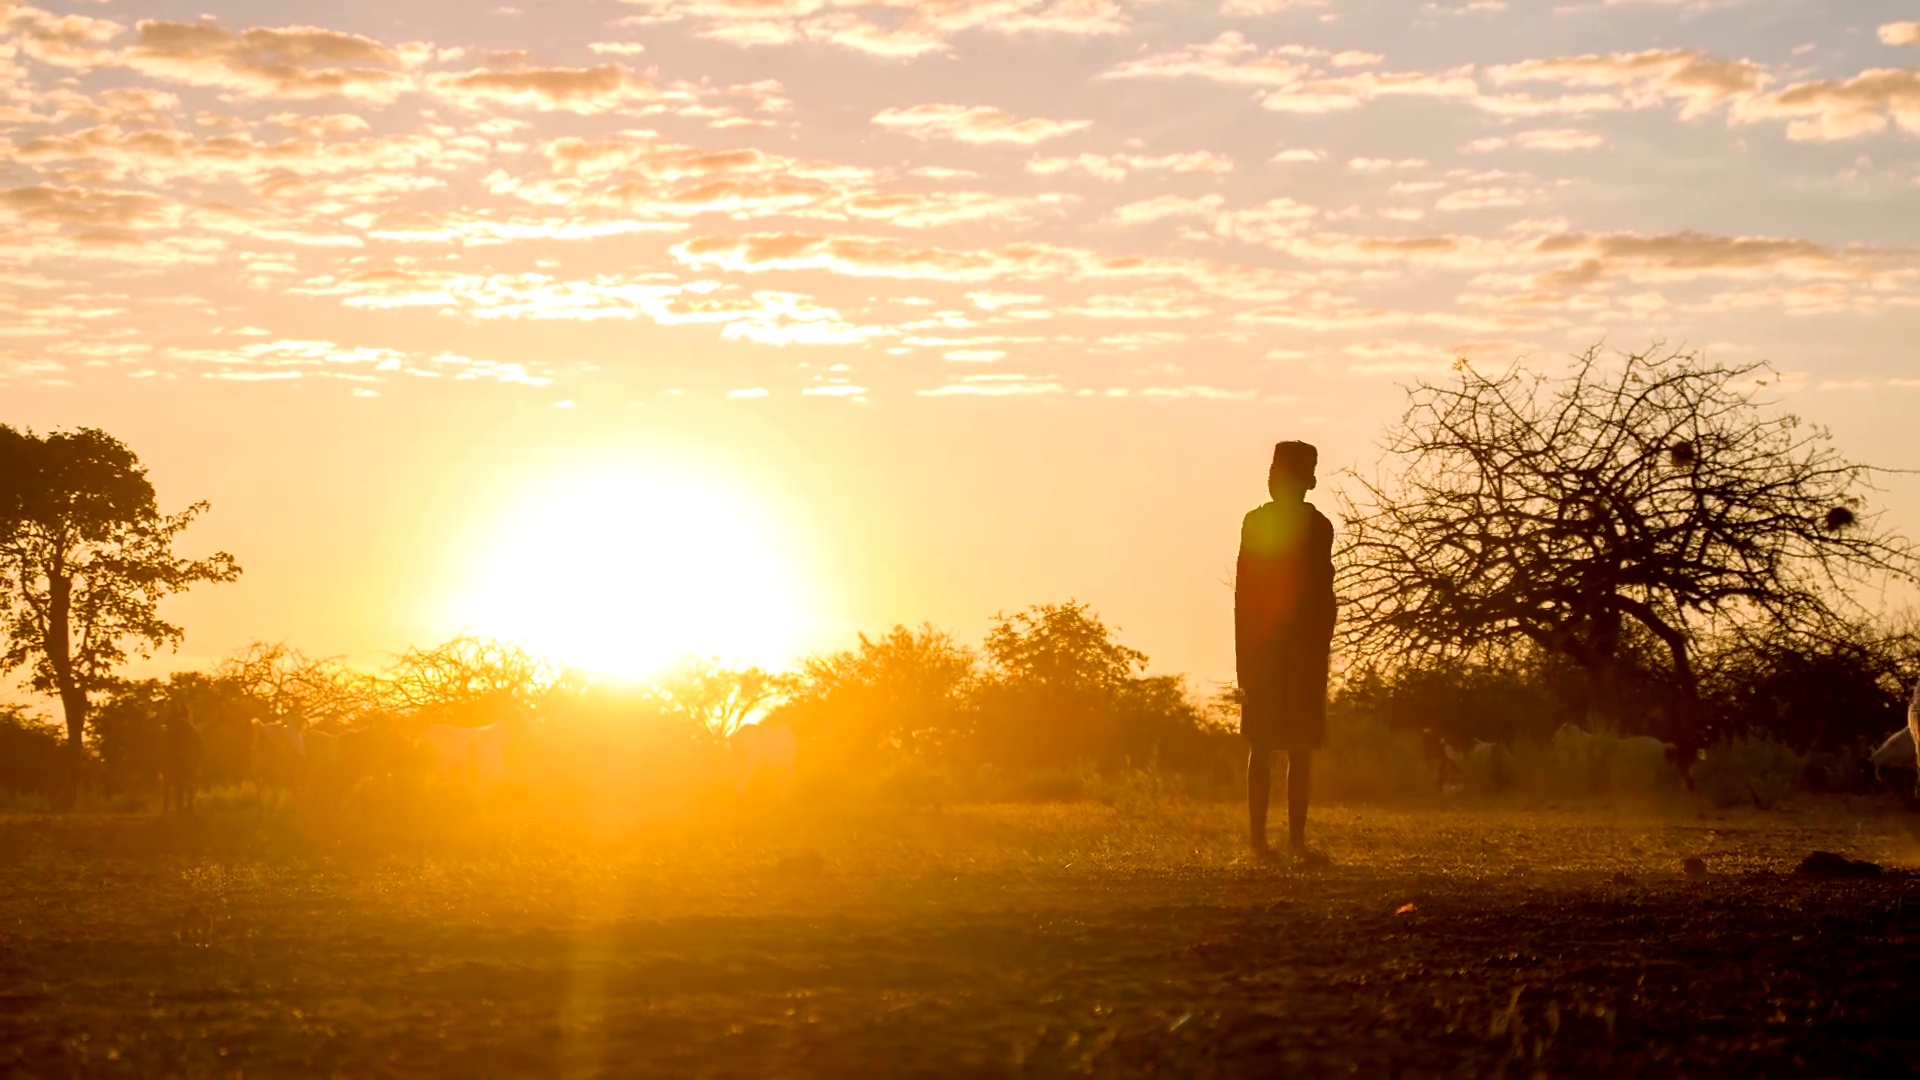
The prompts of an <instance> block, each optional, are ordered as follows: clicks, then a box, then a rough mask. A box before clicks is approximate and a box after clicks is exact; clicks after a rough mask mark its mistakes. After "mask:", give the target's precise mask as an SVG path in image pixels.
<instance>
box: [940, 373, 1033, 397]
mask: <svg viewBox="0 0 1920 1080" xmlns="http://www.w3.org/2000/svg"><path fill="white" fill-rule="evenodd" d="M1051 378H1052V377H1051V376H1045V375H1043V376H1037V377H1036V376H1033V375H968V376H965V377H964V378H961V379H959V380H958V381H955V382H950V383H947V384H946V385H944V386H940V387H936V388H935V389H932V390H919V391H915V392H916V393H917V394H919V396H921V397H1034V396H1040V395H1047V394H1064V393H1066V392H1067V388H1066V387H1065V386H1062V385H1061V384H1060V383H1058V382H1052V381H1048V380H1050V379H1051Z"/></svg>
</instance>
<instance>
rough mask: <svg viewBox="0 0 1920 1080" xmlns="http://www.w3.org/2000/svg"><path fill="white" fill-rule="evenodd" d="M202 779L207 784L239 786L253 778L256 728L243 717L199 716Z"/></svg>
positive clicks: (197, 726)
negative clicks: (254, 732)
mask: <svg viewBox="0 0 1920 1080" xmlns="http://www.w3.org/2000/svg"><path fill="white" fill-rule="evenodd" d="M196 719H197V720H198V722H197V723H196V724H195V725H194V726H195V727H196V728H198V729H199V732H200V746H201V754H200V779H201V780H202V781H204V782H205V783H208V784H237V783H239V782H241V781H243V780H246V779H248V778H250V777H252V776H253V740H254V735H253V724H252V722H251V721H249V720H247V719H246V718H245V717H243V716H235V715H233V714H231V713H215V714H214V715H212V716H198V717H196Z"/></svg>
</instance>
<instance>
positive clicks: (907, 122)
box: [873, 105, 1092, 146]
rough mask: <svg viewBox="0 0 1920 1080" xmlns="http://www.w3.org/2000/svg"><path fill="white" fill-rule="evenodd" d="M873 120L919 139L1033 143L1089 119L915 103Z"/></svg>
mask: <svg viewBox="0 0 1920 1080" xmlns="http://www.w3.org/2000/svg"><path fill="white" fill-rule="evenodd" d="M873 122H874V123H876V124H878V125H880V126H881V127H884V128H890V129H892V130H894V131H899V132H902V133H904V134H907V135H911V136H913V137H914V138H916V139H951V140H953V141H955V142H963V143H972V144H975V145H978V144H982V143H1012V144H1016V145H1020V146H1031V145H1033V144H1034V143H1039V142H1045V141H1046V140H1048V139H1057V138H1059V137H1061V136H1062V135H1071V134H1073V133H1074V132H1076V131H1083V130H1085V129H1086V128H1087V127H1089V126H1090V125H1091V124H1092V121H1089V120H1049V119H1046V118H1044V117H1037V116H1030V117H1024V118H1022V117H1015V116H1012V115H1010V114H1008V113H1006V112H1004V111H1002V110H1000V109H996V108H993V107H991V106H988V105H973V106H967V105H915V106H912V107H911V108H905V109H884V110H882V111H881V112H879V113H877V114H876V115H875V116H874V118H873Z"/></svg>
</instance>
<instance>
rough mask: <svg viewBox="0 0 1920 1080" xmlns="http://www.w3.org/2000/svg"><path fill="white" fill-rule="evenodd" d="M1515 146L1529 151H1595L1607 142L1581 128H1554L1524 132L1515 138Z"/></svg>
mask: <svg viewBox="0 0 1920 1080" xmlns="http://www.w3.org/2000/svg"><path fill="white" fill-rule="evenodd" d="M1513 141H1514V144H1515V145H1517V146H1520V147H1521V148H1523V149H1527V150H1549V151H1556V152H1562V151H1572V150H1595V149H1598V148H1600V147H1601V146H1603V145H1605V143H1606V140H1605V139H1603V138H1601V137H1600V136H1599V135H1596V134H1594V133H1593V132H1591V131H1582V130H1580V129H1579V128H1552V129H1548V130H1541V131H1523V132H1521V133H1520V134H1518V135H1516V136H1514V137H1513Z"/></svg>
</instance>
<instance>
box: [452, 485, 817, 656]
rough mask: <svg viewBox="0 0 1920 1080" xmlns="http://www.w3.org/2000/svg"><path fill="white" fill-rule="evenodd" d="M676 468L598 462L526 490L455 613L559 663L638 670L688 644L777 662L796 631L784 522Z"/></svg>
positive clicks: (794, 575) (797, 601)
mask: <svg viewBox="0 0 1920 1080" xmlns="http://www.w3.org/2000/svg"><path fill="white" fill-rule="evenodd" d="M777 525H778V523H777V521H776V519H775V514H774V512H773V508H770V507H767V506H764V505H761V504H758V503H756V502H755V501H753V500H750V499H748V498H745V497H743V496H741V495H740V494H738V493H737V492H735V491H733V490H729V488H728V487H727V485H726V484H725V483H723V482H720V481H717V480H715V479H714V478H712V477H703V476H699V475H696V474H694V473H691V472H689V471H687V470H684V469H664V468H663V469H643V468H620V469H606V470H600V471H595V472H590V473H583V474H576V475H569V476H566V477H564V478H561V479H558V480H556V481H554V482H551V483H549V484H547V485H545V486H543V487H542V489H540V490H538V491H535V492H532V493H530V494H529V495H528V496H526V497H525V498H523V499H522V500H521V501H520V503H519V505H516V506H514V507H512V509H511V511H510V514H509V516H508V517H507V519H506V520H505V521H504V522H503V523H502V524H501V526H500V527H499V529H498V530H497V531H496V534H495V535H493V536H491V537H489V538H488V540H487V542H485V543H482V544H480V545H478V547H479V549H480V551H481V552H482V555H481V558H480V559H479V560H478V564H477V567H476V572H475V575H474V576H475V580H474V582H473V584H472V586H471V587H470V588H469V589H468V590H467V592H466V596H465V602H464V605H463V606H464V608H465V610H464V611H463V613H462V615H463V621H464V622H465V624H466V625H467V627H468V628H469V629H470V630H471V631H472V632H474V633H479V634H484V635H486V636H489V637H495V638H499V639H501V640H504V641H513V642H518V643H520V644H522V645H524V646H525V647H526V648H528V649H529V650H531V651H532V652H534V653H536V654H538V655H541V656H544V657H546V658H547V659H548V660H550V661H552V662H553V663H556V664H559V665H561V666H564V667H571V668H578V669H580V670H583V671H586V672H588V673H590V674H594V675H600V676H607V677H614V678H643V677H645V676H647V675H649V674H652V673H655V672H657V671H659V670H661V669H662V668H664V667H667V666H669V665H670V664H672V663H673V662H674V661H676V660H678V659H680V658H682V657H684V656H687V655H689V654H697V655H702V656H716V657H719V658H720V659H721V660H723V661H725V662H728V663H737V664H757V665H761V666H784V665H785V664H786V663H787V662H789V661H791V660H792V659H793V658H794V655H795V653H796V651H797V650H798V648H799V647H800V645H801V639H802V637H803V634H804V630H805V626H804V623H805V618H804V615H805V604H804V603H803V600H802V593H803V591H804V590H803V585H804V582H803V581H802V579H801V576H800V574H799V573H798V572H797V571H796V565H797V559H796V555H795V552H794V551H793V549H792V546H791V542H790V539H789V538H790V537H791V535H792V530H791V529H788V530H782V529H780V528H778V527H777Z"/></svg>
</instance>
